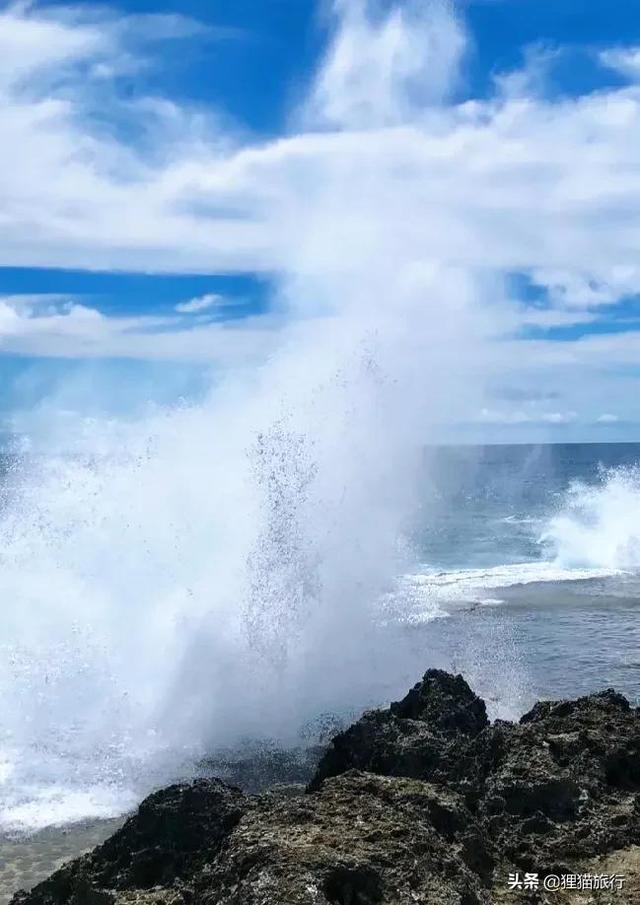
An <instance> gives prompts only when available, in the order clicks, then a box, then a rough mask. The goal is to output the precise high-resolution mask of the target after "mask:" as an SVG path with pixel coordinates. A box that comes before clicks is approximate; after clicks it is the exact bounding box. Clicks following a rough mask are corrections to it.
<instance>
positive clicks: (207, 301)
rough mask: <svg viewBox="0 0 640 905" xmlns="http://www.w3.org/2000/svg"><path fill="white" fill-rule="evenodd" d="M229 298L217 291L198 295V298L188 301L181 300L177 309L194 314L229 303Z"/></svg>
mask: <svg viewBox="0 0 640 905" xmlns="http://www.w3.org/2000/svg"><path fill="white" fill-rule="evenodd" d="M228 304H229V300H228V299H225V298H224V297H223V296H221V295H217V294H215V293H208V294H207V295H201V296H198V298H194V299H190V300H189V301H188V302H180V303H179V304H178V305H176V308H175V310H176V311H177V312H178V313H179V314H193V313H198V312H202V311H208V310H209V309H210V308H215V307H218V306H223V305H228Z"/></svg>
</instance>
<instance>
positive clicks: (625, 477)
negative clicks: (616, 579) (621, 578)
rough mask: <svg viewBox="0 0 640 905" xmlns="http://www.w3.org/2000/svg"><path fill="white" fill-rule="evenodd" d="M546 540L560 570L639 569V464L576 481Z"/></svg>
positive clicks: (552, 522) (547, 530) (548, 531)
mask: <svg viewBox="0 0 640 905" xmlns="http://www.w3.org/2000/svg"><path fill="white" fill-rule="evenodd" d="M542 542H543V543H544V544H545V545H546V546H547V548H548V549H549V551H550V553H551V555H552V557H553V559H554V562H555V564H556V566H557V567H560V568H564V569H568V570H575V569H595V570H602V571H604V572H615V571H618V570H628V571H636V570H638V569H640V468H638V467H624V468H616V469H609V470H605V471H603V473H602V474H601V480H600V481H598V482H597V483H594V484H585V483H583V482H575V483H574V484H572V486H571V487H570V489H569V492H568V494H567V496H566V498H565V499H564V500H563V503H562V505H561V507H560V509H559V511H558V512H557V513H556V515H555V516H554V517H553V518H552V519H551V520H550V522H549V524H548V525H547V527H546V529H545V531H544V533H543V535H542Z"/></svg>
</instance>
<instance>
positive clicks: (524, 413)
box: [478, 408, 577, 425]
mask: <svg viewBox="0 0 640 905" xmlns="http://www.w3.org/2000/svg"><path fill="white" fill-rule="evenodd" d="M576 418H577V412H571V411H570V412H546V411H536V410H535V409H528V410H525V409H514V410H499V409H498V410H496V409H486V408H485V409H482V410H481V411H480V414H479V418H478V420H479V421H483V422H486V423H487V424H505V425H521V424H569V423H570V422H571V421H575V419H576Z"/></svg>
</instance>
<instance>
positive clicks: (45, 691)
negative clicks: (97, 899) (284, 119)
mask: <svg viewBox="0 0 640 905" xmlns="http://www.w3.org/2000/svg"><path fill="white" fill-rule="evenodd" d="M419 10H420V6H419V5H417V4H416V5H415V7H411V6H408V7H406V8H405V9H404V10H403V11H399V10H394V11H392V12H390V13H388V14H386V15H378V16H377V18H375V19H372V18H371V17H370V15H369V14H368V13H367V10H366V9H365V8H364V5H362V4H349V5H346V4H340V9H339V12H340V11H341V19H340V20H339V21H340V23H341V24H339V27H338V30H337V33H336V37H335V40H334V42H333V44H332V46H331V47H330V49H329V52H328V55H327V59H326V62H325V65H324V66H323V68H322V69H321V71H320V73H319V75H318V78H317V81H316V84H315V86H314V87H313V89H312V92H311V98H310V101H309V103H308V105H307V107H306V109H305V112H304V114H303V116H302V119H304V120H305V121H306V122H307V124H309V123H310V122H311V123H316V124H318V125H320V126H321V127H322V128H323V129H325V130H326V129H327V127H330V128H331V129H333V130H335V133H336V135H337V136H338V138H340V132H341V131H342V130H344V129H346V128H351V127H352V126H353V125H354V124H355V126H357V128H358V129H361V130H362V132H361V134H360V135H359V137H358V143H359V146H360V147H361V149H362V151H361V153H353V151H352V150H350V151H349V152H348V153H346V154H343V153H342V152H341V151H340V150H339V149H340V148H341V147H342V141H341V140H339V141H338V143H337V148H338V150H337V151H336V153H335V154H329V155H328V157H327V166H326V172H325V174H324V178H323V180H322V183H321V184H316V185H312V186H306V187H305V192H306V197H305V204H304V205H303V206H301V207H300V208H298V210H297V212H295V214H294V213H293V212H288V211H280V212H279V214H280V215H281V216H282V217H283V218H284V220H285V221H287V218H289V220H288V222H286V229H287V235H288V236H289V239H288V243H287V244H286V247H285V251H284V252H283V262H282V272H281V275H280V280H279V288H278V295H277V300H276V306H277V310H278V323H279V325H280V326H279V327H278V329H277V330H275V331H274V334H273V344H272V346H271V348H270V352H269V355H268V356H267V357H265V358H264V359H263V360H262V361H261V362H260V363H259V364H256V365H254V367H253V368H252V369H251V370H248V369H246V368H244V369H235V370H234V371H230V372H229V374H228V375H227V376H226V377H225V378H224V379H222V380H218V381H217V383H216V386H215V389H212V390H211V392H210V394H209V395H208V397H207V398H206V399H205V400H204V401H203V402H202V403H199V404H198V405H197V406H196V405H193V406H182V407H180V408H176V409H168V410H166V411H162V412H156V413H155V414H154V415H153V416H150V417H148V418H146V419H143V420H139V421H137V422H135V423H130V422H129V423H126V422H122V423H119V424H116V423H113V422H110V423H100V422H98V421H92V422H91V424H90V426H89V430H88V431H85V432H84V435H83V433H82V431H80V433H78V432H75V433H74V432H73V431H71V430H70V428H69V426H68V425H65V429H66V430H67V431H69V433H68V434H67V437H66V445H67V446H70V445H71V446H72V447H75V448H74V449H73V455H68V454H65V455H60V456H55V455H49V456H47V457H44V458H40V459H38V461H37V462H36V463H35V464H34V463H33V462H32V463H31V464H30V465H28V466H27V465H23V466H22V467H21V468H20V469H18V470H16V472H15V474H14V475H13V476H12V480H11V481H10V485H11V492H10V499H8V500H7V502H6V506H5V511H4V516H3V520H2V524H1V525H0V597H1V598H2V600H3V602H4V603H5V615H4V620H3V627H2V631H1V634H0V647H1V648H2V656H1V657H0V733H1V735H0V748H1V749H2V751H3V757H4V761H3V764H4V765H3V766H0V770H2V771H3V772H2V773H0V777H1V778H2V779H3V780H4V784H3V787H2V788H3V795H2V796H1V798H2V803H1V804H0V821H2V822H3V823H4V824H5V825H11V826H17V825H25V826H37V825H39V824H40V823H42V822H47V823H49V822H56V820H60V821H62V820H69V819H73V818H75V817H80V816H86V815H88V814H102V815H104V814H108V813H112V812H114V811H118V810H122V808H123V807H127V806H130V805H131V804H132V803H133V802H134V801H135V799H136V798H137V797H139V795H140V794H141V792H142V791H145V790H146V789H147V788H148V787H150V786H152V785H155V784H157V783H158V782H160V781H162V780H163V779H165V778H167V777H169V776H171V775H174V773H175V772H176V771H180V770H184V769H186V768H185V763H187V762H193V761H194V760H195V759H197V757H198V756H199V755H200V754H202V753H205V752H206V751H209V750H211V749H212V748H215V747H216V746H219V745H226V744H235V743H238V742H239V741H241V740H242V739H243V738H247V737H264V736H266V735H268V736H271V737H278V738H279V739H281V740H284V741H286V740H288V739H290V738H291V737H293V736H294V735H295V733H296V732H297V731H298V730H299V728H300V727H301V726H302V725H303V724H304V723H305V722H306V721H308V720H312V719H313V718H314V717H316V716H317V715H318V714H320V713H322V712H325V711H332V712H335V711H344V710H345V709H349V708H357V707H359V706H361V705H362V704H365V703H370V702H373V701H376V700H378V701H379V700H384V699H385V698H386V697H387V696H389V695H391V694H395V693H397V692H398V691H401V690H402V688H403V687H404V686H405V685H406V682H407V681H410V680H413V679H414V678H415V675H416V674H418V673H419V672H420V670H421V669H423V668H424V667H425V665H427V664H426V660H425V652H424V651H420V652H419V656H414V655H412V656H409V654H408V651H407V650H405V649H403V648H402V646H401V644H400V642H399V641H398V643H397V646H396V647H395V648H394V647H393V646H391V645H390V643H389V636H388V635H385V634H384V632H383V631H382V629H381V628H380V627H379V620H378V610H377V607H378V601H379V600H380V598H381V595H383V594H384V592H385V591H387V590H388V589H389V588H390V587H391V585H392V583H393V581H394V578H395V577H396V576H397V575H398V574H400V573H401V572H402V571H403V569H404V568H405V567H406V564H407V557H409V556H410V551H409V550H407V549H406V546H405V545H404V544H403V542H402V538H403V536H404V531H405V529H406V528H407V527H408V526H409V525H410V523H411V520H412V518H413V515H414V512H415V509H416V505H417V503H418V502H419V501H418V500H416V499H415V494H414V487H415V475H416V470H417V469H419V468H421V467H422V447H423V445H424V443H425V442H428V441H429V440H437V439H439V435H438V425H440V424H441V423H442V422H443V421H445V420H446V419H448V418H451V417H452V416H453V417H455V415H456V413H457V411H458V410H459V409H462V408H463V406H464V405H466V404H467V403H468V400H469V396H470V394H471V392H472V390H471V387H472V386H473V388H474V389H477V388H478V386H479V384H478V379H477V378H478V375H477V373H475V372H473V380H471V379H470V373H471V369H472V365H473V362H475V361H477V360H478V356H477V354H476V353H477V350H478V349H479V347H480V344H481V343H482V341H483V336H484V334H485V332H486V325H485V322H484V317H483V313H482V310H483V309H482V304H481V303H482V299H481V298H479V295H478V294H479V286H478V282H477V281H476V280H475V279H473V278H472V277H471V276H470V275H469V274H466V273H464V272H461V271H457V270H453V269H451V268H443V267H441V266H440V265H439V264H438V262H437V261H435V260H433V259H431V258H430V256H429V249H428V248H427V247H423V243H421V242H420V238H419V236H414V237H413V238H412V240H411V241H410V242H407V241H405V240H406V236H403V235H397V234H393V233H390V232H389V230H388V229H387V218H386V210H388V209H389V206H390V205H391V206H393V205H396V204H397V203H398V202H397V200H396V199H394V196H393V192H392V189H391V187H392V186H393V185H394V184H396V180H395V176H394V179H393V180H392V181H388V175H389V174H388V172H387V165H386V163H385V160H384V158H381V157H378V156H377V155H376V154H375V153H370V152H369V151H368V150H367V149H368V141H369V139H368V135H369V132H370V131H371V132H373V131H375V132H376V133H378V134H379V133H380V131H381V130H389V133H390V134H392V133H393V134H394V135H396V137H395V138H394V139H393V140H401V135H402V129H405V128H412V129H427V128H428V126H427V123H428V121H429V111H430V110H431V109H432V107H433V105H434V104H437V103H438V99H439V98H441V97H442V96H443V95H444V94H446V90H447V87H448V86H449V85H450V83H451V80H452V79H453V78H455V72H456V68H457V63H458V61H459V59H460V54H461V51H462V49H463V46H464V34H463V32H462V30H461V27H460V26H459V24H458V23H457V22H456V20H455V19H454V18H453V16H452V15H451V14H450V12H448V11H447V9H446V8H445V6H443V5H442V4H433V5H432V6H429V7H428V8H427V11H425V10H424V9H422V10H421V11H419ZM371 42H375V44H376V48H377V50H376V55H375V56H376V59H378V58H380V55H382V57H383V58H384V60H385V65H384V67H383V68H382V69H381V70H376V77H375V84H374V88H375V90H374V91H371V90H370V87H371V86H370V85H369V82H368V77H367V73H369V72H370V70H371V60H370V59H369V58H368V57H367V53H368V50H369V49H370V47H371ZM362 55H364V56H362ZM398 130H399V131H398ZM396 132H397V134H396ZM322 139H323V140H327V133H326V132H323V133H322ZM408 178H410V174H408ZM301 211H304V216H303V217H301V216H300V215H301ZM393 222H397V217H396V216H394V218H393ZM87 436H88V445H86V447H85V440H87Z"/></svg>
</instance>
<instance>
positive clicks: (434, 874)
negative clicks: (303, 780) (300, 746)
mask: <svg viewBox="0 0 640 905" xmlns="http://www.w3.org/2000/svg"><path fill="white" fill-rule="evenodd" d="M295 792H296V794H293V795H290V794H287V790H286V789H282V788H280V789H278V790H274V791H272V792H269V793H265V794H262V795H259V796H246V795H244V794H243V793H242V792H240V791H239V790H237V789H234V788H231V787H228V786H226V785H224V784H223V783H221V782H219V781H216V780H201V781H199V782H196V783H193V784H185V785H181V786H173V787H171V788H169V789H166V790H164V791H162V792H158V793H156V794H155V795H152V796H150V797H149V798H148V799H146V800H145V801H144V802H143V803H142V805H141V806H140V810H139V812H138V814H137V815H136V816H135V817H133V818H131V819H130V820H129V821H128V822H127V823H126V824H125V826H124V827H123V828H122V830H120V831H119V832H118V833H116V834H115V835H114V836H113V837H112V838H111V839H110V840H108V841H107V842H106V843H105V844H104V845H102V846H101V847H99V848H97V849H96V850H95V851H94V852H93V853H91V854H90V855H87V856H84V857H83V858H80V859H78V860H77V861H75V862H72V863H71V864H69V865H67V866H66V867H64V868H63V869H62V870H60V871H58V872H57V873H56V874H54V875H53V876H52V877H51V878H50V879H49V880H47V881H45V883H42V884H40V885H39V886H38V887H36V888H35V889H34V890H33V891H32V892H31V893H20V894H18V895H17V896H15V897H14V900H13V905H415V903H425V905H431V903H433V905H483V903H486V905H489V903H494V902H496V903H497V902H500V903H502V902H517V901H522V900H523V899H524V900H527V901H533V902H540V903H542V902H550V901H558V898H557V895H556V897H555V898H554V897H553V896H551V897H547V898H545V896H546V895H547V894H546V893H544V892H542V890H540V891H539V892H531V893H526V894H524V895H523V893H522V892H516V893H513V894H510V893H508V891H507V877H508V874H509V873H510V872H513V871H518V870H519V871H534V872H537V873H539V874H540V875H541V876H543V875H544V874H546V873H559V874H562V873H568V874H576V873H581V872H590V873H606V872H607V871H609V872H612V871H614V870H617V871H620V872H623V873H624V874H625V875H626V878H627V891H625V890H623V891H622V892H618V893H616V894H615V901H616V902H618V903H631V902H636V901H640V899H639V898H638V893H639V890H640V714H639V712H638V711H637V710H635V709H633V708H631V707H630V706H629V703H628V702H627V701H626V700H625V698H623V697H622V696H621V695H619V694H617V693H616V692H614V691H611V690H608V691H604V692H602V693H600V694H597V695H590V696H589V697H585V698H580V699H579V700H576V701H558V702H541V703H539V704H536V706H535V707H534V708H533V709H532V710H531V711H530V712H529V713H527V714H525V716H524V717H522V719H521V721H520V722H519V723H518V724H512V723H506V722H502V721H497V722H496V723H494V724H493V725H489V724H488V721H487V717H486V712H485V707H484V703H483V702H482V701H481V700H480V699H479V698H478V697H476V695H474V694H473V692H472V691H471V689H470V688H469V687H468V685H467V684H466V682H465V681H464V679H462V677H461V676H455V677H454V676H450V675H448V674H447V673H443V672H440V671H437V670H430V671H429V672H427V673H426V674H425V676H424V679H423V680H422V682H420V683H418V684H417V685H416V686H415V688H413V689H412V690H411V691H410V692H409V694H408V695H407V696H406V697H405V698H404V699H403V700H402V701H399V702H398V703H396V704H392V705H391V707H390V708H389V709H388V710H383V711H373V712H370V713H366V714H365V715H364V716H363V717H362V718H361V719H360V720H358V722H357V723H355V724H354V725H353V726H351V727H350V728H349V729H347V730H346V731H345V732H342V733H339V734H338V735H337V736H336V737H335V739H334V740H333V742H332V744H331V746H330V748H329V750H328V751H327V752H326V754H325V755H324V757H323V758H322V760H321V761H320V763H319V765H318V769H317V772H316V775H315V776H314V778H313V780H312V782H311V783H310V786H309V787H308V789H307V793H306V794H300V789H299V788H298V789H296V790H295ZM510 896H511V897H510ZM576 901H580V905H587V903H596V902H605V901H607V902H608V901H613V900H612V899H607V898H598V894H597V893H596V892H594V893H593V894H592V893H582V894H581V898H580V899H579V900H578V899H576Z"/></svg>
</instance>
